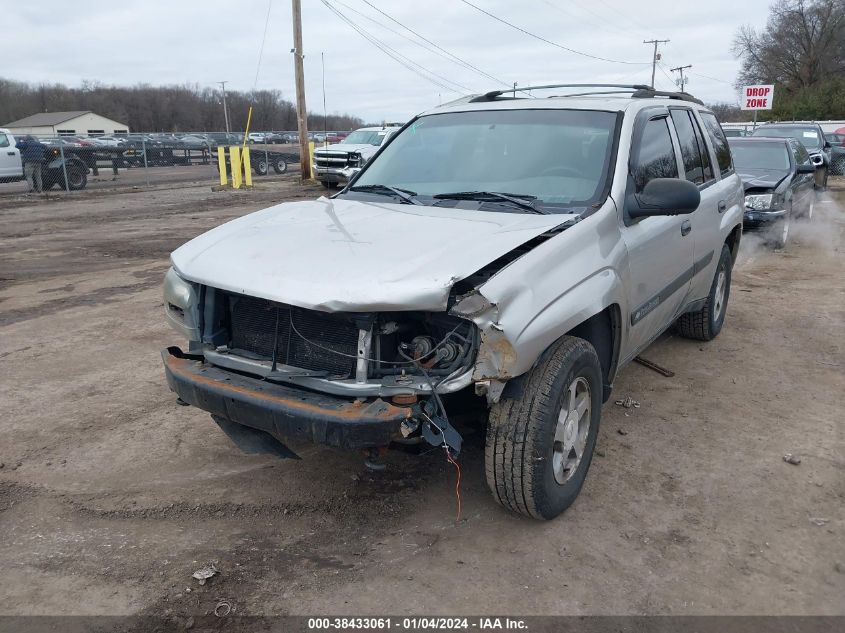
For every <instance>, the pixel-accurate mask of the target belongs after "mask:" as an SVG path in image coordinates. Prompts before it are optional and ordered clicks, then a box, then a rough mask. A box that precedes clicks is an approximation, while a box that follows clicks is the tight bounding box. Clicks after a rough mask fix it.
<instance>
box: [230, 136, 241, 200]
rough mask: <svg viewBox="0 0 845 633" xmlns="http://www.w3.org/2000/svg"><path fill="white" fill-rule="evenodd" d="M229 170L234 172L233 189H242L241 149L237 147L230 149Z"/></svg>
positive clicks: (233, 146)
mask: <svg viewBox="0 0 845 633" xmlns="http://www.w3.org/2000/svg"><path fill="white" fill-rule="evenodd" d="M229 168H230V169H231V170H232V189H240V188H241V181H242V178H241V177H242V175H243V174H242V173H241V148H240V147H238V146H237V145H232V146H231V147H230V148H229Z"/></svg>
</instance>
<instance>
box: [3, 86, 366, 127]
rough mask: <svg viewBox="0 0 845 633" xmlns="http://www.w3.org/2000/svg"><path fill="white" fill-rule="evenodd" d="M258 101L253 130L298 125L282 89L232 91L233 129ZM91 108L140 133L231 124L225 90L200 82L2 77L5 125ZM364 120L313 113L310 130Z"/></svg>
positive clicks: (229, 98) (243, 124)
mask: <svg viewBox="0 0 845 633" xmlns="http://www.w3.org/2000/svg"><path fill="white" fill-rule="evenodd" d="M250 105H252V107H253V110H252V121H251V123H250V129H251V130H256V131H259V130H296V129H297V122H296V107H295V106H294V104H293V103H291V102H290V101H288V100H287V99H284V98H283V95H282V92H281V91H279V90H256V91H252V92H240V91H237V90H231V91H229V90H227V91H226V106H227V110H228V112H229V125H230V129H231V130H232V131H240V132H243V130H244V129H245V128H246V119H247V112H248V111H249V106H250ZM69 110H91V111H92V112H95V113H97V114H99V115H102V116H104V117H108V118H109V119H114V120H115V121H119V122H121V123H126V124H127V125H128V126H129V129H130V130H132V131H135V132H191V131H193V132H203V131H219V130H225V129H226V123H225V119H224V114H223V95H222V93H221V91H220V90H216V89H212V88H200V87H199V86H198V85H184V86H152V85H148V84H138V85H135V86H128V87H124V86H104V85H101V84H99V83H94V82H88V81H86V82H83V83H82V85H81V86H80V87H78V88H74V87H68V86H65V85H63V84H58V83H56V84H38V85H33V84H29V83H25V82H21V81H13V80H9V79H2V78H0V125H2V124H5V123H10V122H12V121H16V120H18V119H22V118H24V117H27V116H30V115H32V114H36V113H38V112H63V111H69ZM363 124H364V121H363V120H362V119H361V118H359V117H356V116H352V115H349V114H330V115H328V116H327V117H324V116H323V115H322V114H316V113H309V114H308V127H309V130H314V131H319V130H323V129H327V130H337V131H341V130H352V129H355V128H358V127H361V126H362V125H363Z"/></svg>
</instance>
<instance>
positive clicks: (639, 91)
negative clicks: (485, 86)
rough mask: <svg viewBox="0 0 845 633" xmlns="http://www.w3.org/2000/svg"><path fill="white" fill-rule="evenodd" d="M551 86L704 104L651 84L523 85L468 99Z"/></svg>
mask: <svg viewBox="0 0 845 633" xmlns="http://www.w3.org/2000/svg"><path fill="white" fill-rule="evenodd" d="M553 88H616V89H617V90H612V91H608V90H605V91H589V92H579V93H577V94H569V95H555V96H556V97H585V96H589V95H602V94H624V93H627V92H630V93H631V97H632V98H634V99H649V98H652V97H667V98H669V99H679V100H681V101H691V102H693V103H697V104H699V105H704V103H703V102H702V101H700V100H699V99H696V98H695V97H693V96H692V95H691V94H689V93H687V92H667V91H663V90H655V89H654V88H652V87H651V86H646V85H644V84H548V85H544V86H523V87H521V88H517V89H516V90H493V91H491V92H487V93H485V94H483V95H479V96H477V97H473V98H472V99H470V103H478V102H482V101H495V100H496V99H498V98H500V97H503V96H504V95H506V94H507V93H509V92H517V91H518V92H523V93H525V92H528V91H529V90H550V89H553ZM504 98H505V99H519V98H520V97H516V96H513V97H504Z"/></svg>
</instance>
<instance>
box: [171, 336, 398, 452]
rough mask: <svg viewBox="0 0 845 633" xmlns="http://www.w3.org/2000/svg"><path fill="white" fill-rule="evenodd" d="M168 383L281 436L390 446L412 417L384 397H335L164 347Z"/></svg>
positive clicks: (215, 411)
mask: <svg viewBox="0 0 845 633" xmlns="http://www.w3.org/2000/svg"><path fill="white" fill-rule="evenodd" d="M161 356H162V359H163V360H164V369H165V374H166V376H167V383H168V385H169V386H170V388H171V389H172V390H173V391H174V392H176V394H177V395H178V396H179V397H180V398H182V400H184V401H185V402H187V403H189V404H191V405H193V406H195V407H197V408H199V409H203V410H204V411H208V412H209V413H211V414H212V415H216V416H220V417H222V418H225V419H226V420H229V421H231V422H234V423H237V424H242V425H244V426H247V427H250V428H253V429H259V430H261V431H265V432H267V433H270V434H271V435H273V436H274V437H277V438H280V439H296V440H305V441H310V442H313V443H315V444H323V445H326V446H333V447H337V448H344V449H361V448H370V447H374V446H386V445H388V444H390V443H391V442H392V441H394V440H397V439H399V438H401V437H402V433H401V431H400V426H401V424H402V421H403V420H406V419H408V418H409V417H410V416H411V409H410V408H409V407H397V406H394V405H392V404H390V403H388V402H385V401H384V400H382V399H380V398H374V399H370V400H366V401H360V400H349V399H344V398H337V397H333V396H329V395H326V394H321V393H315V392H312V391H308V390H305V389H298V388H295V387H288V386H285V385H278V384H274V383H270V382H267V381H264V380H261V379H260V378H254V377H249V376H244V375H242V374H238V373H235V372H232V371H226V370H224V369H220V368H218V367H215V366H214V365H210V364H208V363H206V362H204V361H203V359H202V358H201V357H199V356H193V355H190V354H185V353H184V352H182V350H181V349H179V348H178V347H168V348H167V349H164V350H162V353H161Z"/></svg>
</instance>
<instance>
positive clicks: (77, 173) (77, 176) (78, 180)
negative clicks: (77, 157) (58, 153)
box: [59, 165, 88, 191]
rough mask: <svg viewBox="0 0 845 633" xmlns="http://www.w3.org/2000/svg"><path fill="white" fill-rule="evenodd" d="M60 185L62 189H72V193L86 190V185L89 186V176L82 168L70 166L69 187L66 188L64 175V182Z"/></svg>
mask: <svg viewBox="0 0 845 633" xmlns="http://www.w3.org/2000/svg"><path fill="white" fill-rule="evenodd" d="M59 184H60V186H61V188H62V189H70V190H71V191H78V190H80V189H85V185H87V184H88V174H86V173H85V170H83V169H82V167H79V166H76V165H72V166H68V167H67V187H66V186H65V180H64V175H62V180H61V182H60V183H59Z"/></svg>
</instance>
